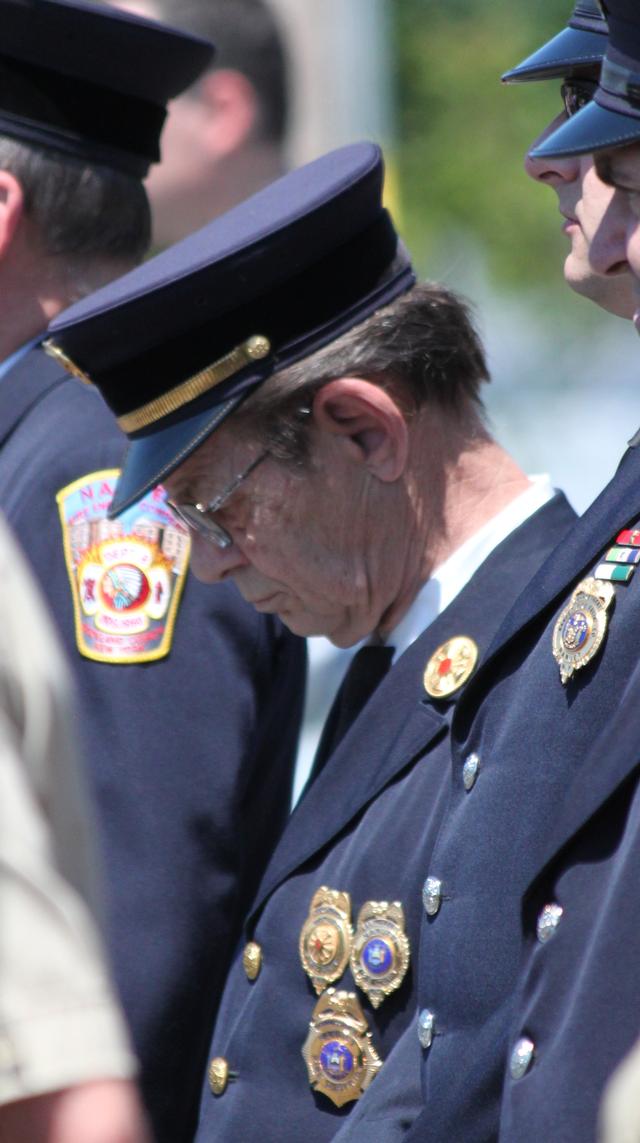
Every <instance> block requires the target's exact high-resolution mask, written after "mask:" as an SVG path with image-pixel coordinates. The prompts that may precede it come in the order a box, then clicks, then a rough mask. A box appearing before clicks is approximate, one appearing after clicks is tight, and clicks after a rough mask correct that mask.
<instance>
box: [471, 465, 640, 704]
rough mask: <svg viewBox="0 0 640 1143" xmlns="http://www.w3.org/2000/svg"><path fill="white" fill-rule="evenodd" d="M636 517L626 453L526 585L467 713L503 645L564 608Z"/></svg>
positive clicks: (635, 488) (635, 485)
mask: <svg viewBox="0 0 640 1143" xmlns="http://www.w3.org/2000/svg"><path fill="white" fill-rule="evenodd" d="M639 516H640V449H629V450H628V451H627V453H626V454H625V456H624V458H623V462H622V463H621V465H620V467H619V468H618V471H617V472H616V475H615V476H614V478H613V479H612V480H611V481H610V483H609V484H608V485H607V487H606V488H605V489H604V490H603V492H601V494H600V496H599V497H598V498H597V499H596V500H595V501H594V502H593V504H592V505H591V507H590V508H588V509H587V511H586V512H585V514H584V516H581V517H580V518H579V519H578V520H577V521H576V522H575V524H574V526H573V527H572V528H571V529H570V530H569V532H568V533H567V534H566V536H565V537H563V538H562V540H561V541H560V543H559V544H558V546H557V547H556V548H555V550H554V551H553V552H552V554H551V555H550V557H549V558H548V559H547V560H546V561H545V562H544V563H543V564H542V566H541V567H540V569H539V571H538V572H537V574H536V575H534V577H533V579H532V580H531V581H530V582H529V583H528V584H526V587H525V590H524V591H523V592H522V594H521V595H520V596H519V598H518V599H517V601H516V603H515V605H514V606H513V607H512V609H511V611H510V612H509V614H508V615H507V617H506V619H505V621H504V623H503V624H502V626H501V627H500V629H499V631H498V633H497V635H496V638H495V639H494V641H493V643H492V645H491V647H490V648H489V651H488V653H487V655H486V657H485V659H484V662H483V663H482V667H481V669H480V670H479V671H478V672H477V673H476V675H475V676H474V678H473V680H472V681H471V683H470V685H469V687H467V690H466V701H465V708H466V707H467V706H468V703H469V701H473V697H474V695H475V693H476V690H477V688H478V687H479V686H481V685H482V683H486V680H487V671H489V672H491V670H492V668H491V664H492V663H493V660H494V659H495V657H496V656H497V655H498V654H499V653H500V652H501V651H502V650H503V649H504V647H505V646H506V645H507V643H509V642H510V640H511V639H513V638H514V637H515V636H516V635H517V634H519V633H520V632H521V631H522V630H523V629H524V628H525V627H526V626H527V624H529V623H530V622H531V621H532V620H533V619H535V618H536V616H538V615H539V614H540V613H541V612H543V611H544V610H546V608H548V607H550V606H551V605H552V604H553V603H554V601H557V603H558V604H559V603H560V602H564V601H565V598H566V597H567V595H568V593H569V591H570V589H571V587H572V586H573V584H574V583H575V582H577V581H578V580H579V579H580V578H581V577H582V576H584V575H586V574H588V573H589V572H590V571H591V569H592V566H593V564H594V563H595V562H596V560H597V558H598V556H599V555H600V553H601V552H602V551H604V549H605V548H607V547H609V546H610V544H611V541H612V539H613V538H614V537H615V536H616V535H617V533H618V532H619V531H620V530H621V529H622V528H624V527H627V526H628V525H629V524H632V523H634V522H635V521H636V520H637V519H638V517H639ZM523 586H524V585H523Z"/></svg>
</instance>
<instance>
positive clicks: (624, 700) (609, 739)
mask: <svg viewBox="0 0 640 1143" xmlns="http://www.w3.org/2000/svg"><path fill="white" fill-rule="evenodd" d="M639 764H640V669H638V670H636V672H635V673H634V674H633V675H632V676H631V679H630V680H629V682H628V684H627V688H626V690H625V692H624V693H623V695H622V697H621V700H620V705H619V707H618V710H617V712H616V715H615V718H613V719H612V720H611V722H610V723H608V724H607V726H606V728H605V729H604V730H603V731H602V733H601V734H600V735H599V736H598V737H596V738H595V739H594V743H593V746H592V747H591V749H590V751H589V753H588V755H587V757H586V759H585V762H584V765H583V766H581V767H580V769H579V770H578V771H577V772H576V773H575V774H574V776H573V779H572V781H571V784H570V786H569V789H568V790H567V794H566V797H565V798H564V800H563V803H562V807H561V809H560V813H559V814H558V817H557V822H556V825H555V827H554V830H553V833H552V835H551V836H550V838H549V841H548V844H547V846H546V847H545V850H544V852H543V855H542V861H541V863H540V868H541V869H544V867H545V866H547V865H548V864H549V862H550V861H552V860H554V858H555V857H556V856H557V854H558V853H559V851H560V850H561V849H563V848H564V846H565V845H566V844H567V842H569V841H570V840H571V838H572V837H574V836H575V834H576V833H577V832H578V830H580V829H581V828H582V827H583V826H584V825H586V823H587V822H588V821H589V819H590V818H591V817H593V815H594V814H595V813H597V812H598V810H600V809H601V808H602V806H603V805H604V803H605V802H606V801H607V800H608V799H609V798H610V797H611V796H612V795H613V794H614V793H615V792H616V790H618V789H619V787H620V786H621V785H622V783H623V782H624V781H626V780H627V779H628V778H629V777H630V776H631V775H632V774H634V772H636V771H637V770H638V766H639ZM536 880H537V877H536Z"/></svg>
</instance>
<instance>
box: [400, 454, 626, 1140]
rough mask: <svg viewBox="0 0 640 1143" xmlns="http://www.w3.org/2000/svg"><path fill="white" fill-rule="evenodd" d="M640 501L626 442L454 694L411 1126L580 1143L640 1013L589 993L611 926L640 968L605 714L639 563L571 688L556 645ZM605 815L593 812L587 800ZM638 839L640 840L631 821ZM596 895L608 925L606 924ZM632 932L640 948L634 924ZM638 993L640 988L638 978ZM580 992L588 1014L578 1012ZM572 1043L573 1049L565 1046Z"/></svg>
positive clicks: (621, 775)
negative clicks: (473, 766) (540, 926)
mask: <svg viewBox="0 0 640 1143" xmlns="http://www.w3.org/2000/svg"><path fill="white" fill-rule="evenodd" d="M639 515H640V452H639V451H638V450H637V449H630V450H628V452H627V453H626V454H625V457H624V458H623V461H622V462H621V465H620V467H619V469H618V471H617V473H616V475H615V477H614V479H613V480H612V481H611V483H610V484H609V485H608V486H607V488H606V489H605V490H604V492H603V493H602V494H601V495H600V496H599V497H598V499H597V500H596V501H595V502H594V504H593V505H592V506H591V507H590V508H589V509H588V511H587V512H586V513H585V514H584V516H583V517H582V518H581V519H580V520H579V521H578V522H577V523H576V525H575V526H574V527H573V528H572V530H571V532H570V533H569V535H568V536H567V537H566V538H565V540H564V541H562V542H561V544H560V545H559V546H558V548H557V549H556V551H555V552H554V553H553V554H552V556H551V557H550V559H549V560H548V561H547V562H546V563H545V564H544V565H543V566H542V567H541V569H540V571H539V572H538V574H537V575H536V576H535V577H534V579H533V580H532V582H531V583H530V584H528V586H527V587H526V588H525V590H524V592H523V593H522V595H521V596H520V598H519V600H518V601H517V603H516V604H515V606H514V607H513V609H512V610H511V612H510V614H509V616H508V617H507V619H506V620H505V623H504V625H503V627H502V629H501V631H500V632H499V633H498V636H497V637H496V640H495V642H494V644H493V646H492V648H491V649H490V650H489V652H488V654H487V655H486V656H485V658H484V661H483V663H482V664H481V665H480V668H479V670H478V672H477V674H476V675H475V676H474V677H473V678H472V679H471V681H470V683H469V684H468V686H467V688H466V690H465V693H464V695H463V696H462V699H461V701H460V702H459V703H458V705H457V708H456V712H455V717H454V720H453V725H452V735H451V739H452V762H453V775H454V779H453V781H454V785H453V790H454V792H453V798H452V803H451V806H450V807H449V810H448V814H447V819H446V822H445V823H444V824H443V827H442V830H441V833H440V836H439V838H438V842H437V844H436V846H435V848H434V851H433V853H432V854H431V860H430V863H429V870H428V872H429V873H430V874H431V875H432V876H437V877H438V878H440V879H441V880H442V883H443V902H442V907H441V908H440V910H439V912H438V913H437V915H435V916H433V917H429V918H427V919H425V922H424V925H423V933H422V941H421V953H420V983H419V1005H420V1007H421V1009H423V1010H427V1011H429V1012H431V1013H432V1014H433V1018H434V1027H435V1035H434V1037H433V1042H432V1044H431V1047H428V1048H427V1049H426V1050H423V1053H422V1054H423V1068H422V1070H423V1095H424V1100H425V1104H426V1107H425V1110H424V1111H423V1113H422V1115H421V1116H420V1118H419V1119H418V1120H417V1121H416V1123H415V1124H414V1126H413V1129H412V1130H411V1132H410V1133H409V1136H408V1137H409V1138H411V1139H412V1140H413V1139H416V1140H417V1139H429V1140H430V1141H434V1143H436V1141H444V1140H447V1141H450V1140H451V1139H452V1138H455V1139H460V1140H464V1141H465V1143H476V1141H480V1140H482V1141H483V1143H486V1141H488V1140H495V1139H497V1138H498V1137H499V1138H500V1139H501V1140H502V1139H503V1138H504V1139H505V1140H509V1143H525V1141H526V1140H528V1139H532V1140H533V1139H536V1140H538V1139H547V1138H549V1139H553V1140H554V1143H555V1141H557V1140H560V1139H562V1140H564V1139H566V1140H567V1141H568V1140H572V1141H573V1140H577V1139H579V1140H580V1143H583V1140H588V1139H591V1138H593V1131H594V1124H593V1111H594V1106H595V1102H597V1097H598V1092H599V1091H600V1089H601V1087H602V1083H603V1077H604V1075H605V1074H606V1072H607V1071H608V1070H610V1069H611V1067H612V1065H613V1064H614V1063H615V1059H617V1058H619V1057H620V1056H621V1055H622V1054H623V1052H624V1051H625V1049H626V1047H628V1046H630V1045H631V1043H632V1041H633V1039H634V1038H635V1036H636V1034H637V1031H638V1027H639V1026H640V1008H639V1007H637V1005H636V1010H635V1011H634V1013H633V1016H632V1018H631V1019H628V1013H626V1012H624V1011H622V1010H621V1009H622V1008H623V1007H624V1002H623V1004H622V1005H621V1004H620V1003H619V1001H618V1002H617V1003H616V1004H614V1003H613V992H614V990H615V988H614V985H613V981H610V982H609V983H610V986H611V987H610V990H609V991H608V993H607V997H608V1001H609V1000H611V1003H608V1001H607V1003H605V1004H604V1005H603V1004H602V1003H601V998H597V997H596V995H595V993H594V992H593V988H595V986H596V981H597V970H598V969H599V971H601V972H602V973H605V972H607V971H608V967H607V966H608V954H609V953H610V952H611V949H612V947H613V945H614V944H615V943H616V942H620V946H619V947H617V950H616V951H617V959H616V963H617V964H618V965H620V971H621V972H622V971H623V967H622V966H623V965H624V966H625V967H624V972H626V973H629V972H633V973H634V974H636V973H637V960H636V961H632V960H630V959H628V957H627V953H626V951H625V949H626V948H627V947H628V946H626V945H625V943H624V942H625V939H626V936H627V935H628V928H629V925H628V917H626V916H625V913H624V907H623V905H622V899H621V898H618V897H617V891H618V886H617V885H616V880H615V879H616V877H617V870H618V869H619V868H620V863H621V862H622V865H623V867H624V865H625V860H626V858H627V857H628V854H627V853H626V852H625V851H626V850H627V847H628V846H629V845H630V839H629V835H627V834H625V833H624V831H623V820H624V816H625V814H626V813H627V810H628V798H627V800H626V801H625V798H624V796H623V795H622V794H621V795H620V798H621V801H620V802H619V803H618V804H617V809H616V810H615V811H614V810H612V809H611V807H610V806H609V805H608V800H609V799H610V798H611V797H614V798H615V797H616V796H617V795H616V790H617V788H618V785H619V783H620V781H621V780H622V781H624V780H625V775H626V774H628V773H630V771H631V769H632V768H633V767H634V766H635V764H636V761H637V756H636V753H635V749H634V747H633V742H631V749H629V745H630V743H629V741H628V740H627V738H626V736H625V739H624V740H623V755H624V762H621V760H620V759H619V758H617V757H616V746H615V737H616V735H619V734H620V733H621V730H620V727H619V724H618V722H617V721H615V722H612V719H614V718H616V712H617V709H618V706H619V704H620V700H621V696H622V694H623V692H624V689H625V685H626V682H627V680H628V678H629V676H630V674H631V673H632V672H633V671H634V669H635V665H636V663H637V660H638V646H639V645H640V642H639V641H640V579H639V578H637V577H635V576H634V578H633V579H632V580H631V581H630V582H629V583H628V584H619V585H617V587H616V597H615V603H614V605H613V607H612V608H611V609H610V613H609V621H608V631H607V634H606V638H605V640H604V642H603V644H602V645H601V647H600V649H599V651H598V653H597V654H596V655H595V656H594V658H593V659H592V660H591V662H590V663H588V664H587V665H586V666H584V667H583V668H582V669H581V670H579V671H577V672H576V673H575V674H574V675H573V676H572V677H571V678H570V679H569V681H568V682H567V684H566V685H565V686H563V685H562V683H561V680H560V674H559V670H558V665H557V663H556V662H555V660H554V658H553V655H552V649H551V648H552V635H553V630H554V627H555V624H556V621H557V619H558V616H559V615H560V613H561V612H562V610H563V608H564V606H565V604H567V603H568V602H569V600H570V598H571V594H572V591H573V589H574V587H575V586H577V584H578V583H579V582H580V581H581V580H582V579H583V578H584V577H586V576H589V575H590V574H591V573H592V572H593V571H594V570H595V568H596V567H597V565H598V564H599V563H600V561H601V559H602V557H603V554H604V553H605V552H606V551H607V550H608V548H609V547H610V546H611V545H612V544H614V543H615V541H616V538H617V536H618V533H619V532H620V531H621V530H622V529H625V528H627V527H629V526H633V524H634V523H635V522H637V521H638V517H639ZM636 723H637V719H636ZM610 724H611V725H610ZM607 727H610V729H609V730H608V731H607V730H606V728H607ZM601 733H603V734H604V738H603V740H601V742H600V746H599V748H598V751H597V756H596V757H594V743H595V742H596V739H597V738H598V737H599V735H600V734H601ZM629 734H631V735H632V736H633V727H629ZM612 735H613V739H612ZM625 735H626V732H625ZM610 739H612V740H611V741H610ZM604 742H606V743H607V749H606V751H605V749H604ZM472 754H473V755H476V758H477V777H476V780H475V784H474V785H473V787H472V788H471V789H470V790H467V789H466V788H465V786H464V783H463V767H464V763H465V760H466V759H468V758H469V756H470V755H472ZM586 760H588V761H586ZM630 781H631V779H630ZM634 804H635V803H634ZM600 814H601V815H602V817H601V818H600V819H599V820H598V817H597V816H593V815H600ZM612 815H613V817H612ZM591 817H593V821H592V823H591V825H590V826H588V827H586V828H587V833H588V835H589V837H590V842H589V845H588V846H587V848H586V850H585V849H582V850H581V849H580V848H579V847H580V845H583V844H584V842H583V840H580V839H576V843H575V844H576V847H577V848H575V849H574V851H573V853H574V858H573V861H571V859H570V851H569V850H566V851H565V848H564V847H565V846H566V845H567V844H568V843H569V841H570V839H571V837H572V834H573V833H574V832H575V831H576V830H577V829H578V828H579V826H580V825H581V823H583V822H588V821H589V819H590V818H591ZM592 827H593V828H592ZM589 830H590V831H591V832H590V834H589ZM631 837H632V838H633V843H634V844H636V838H635V832H633V831H632V834H631ZM607 849H609V850H610V853H609V855H608V856H607V854H606V851H607ZM554 853H555V854H556V864H555V865H554V866H553V867H551V866H549V862H550V861H551V860H552V858H553V854H554ZM603 861H605V862H606V863H607V864H609V868H610V870H611V872H610V873H607V872H606V871H605V868H604V865H602V862H603ZM585 863H586V864H588V865H589V866H590V867H591V868H585ZM548 866H549V871H548V873H547V877H546V880H543V881H540V882H539V883H537V885H538V888H537V889H536V895H535V896H534V898H533V899H534V905H533V906H532V904H531V900H529V902H528V905H527V909H526V911H525V918H526V925H527V930H526V932H527V952H528V955H527V956H526V958H525V962H524V972H525V973H526V986H525V990H524V996H523V994H522V991H520V992H519V994H518V998H517V1000H514V994H515V993H516V990H517V989H518V988H522V972H523V968H522V965H521V956H522V939H523V927H522V905H523V896H524V894H525V891H526V890H527V889H528V887H529V886H530V885H531V884H532V883H533V882H536V879H537V878H538V877H540V876H541V874H542V871H543V870H544V869H547V867H548ZM637 868H638V867H637V865H636V868H635V870H634V874H637ZM627 874H628V876H632V874H631V871H630V870H628V871H627ZM629 891H630V892H632V888H631V885H629ZM573 892H575V894H576V901H575V904H574V905H572V906H571V907H570V905H569V899H570V895H571V893H573ZM565 893H566V894H567V897H566V909H567V918H568V919H567V924H566V926H565V924H564V918H563V919H562V920H561V921H560V925H559V932H558V934H557V935H556V936H555V937H553V938H552V939H551V940H550V941H548V942H545V943H544V945H542V946H540V947H539V948H538V947H536V946H535V945H534V943H533V942H534V941H535V940H537V938H536V937H534V933H533V930H534V928H535V921H534V917H536V916H537V913H536V909H537V908H538V909H541V908H542V907H543V900H542V899H543V898H545V899H546V898H547V897H548V898H549V903H551V904H553V903H554V898H556V897H557V899H558V900H560V901H561V903H562V902H563V901H564V894H565ZM614 901H615V905H614ZM616 906H617V908H616ZM604 909H606V910H607V915H608V917H609V918H610V927H609V929H608V931H607V929H606V927H605V926H603V925H602V924H601V917H602V911H603V910H604ZM635 919H638V918H637V915H636V918H635ZM637 927H638V928H640V925H638V926H637ZM635 941H636V947H637V932H636V934H635ZM594 944H597V947H598V952H597V954H595V955H594V949H593V946H594ZM568 946H570V947H571V956H570V958H568V957H567V956H566V949H567V947H568ZM610 963H611V964H613V963H614V962H613V961H611V962H610ZM594 970H596V971H594ZM629 991H630V993H633V992H636V991H637V992H638V993H640V990H635V987H634V985H630V986H629ZM619 995H621V994H619ZM636 1000H637V997H636ZM590 1001H593V1002H594V1008H593V1010H592V1013H591V1015H592V1016H593V1017H594V1019H593V1024H592V1026H590V1024H591V1020H590V1018H589V1013H588V1003H589V1002H590ZM581 1004H582V1005H585V1007H583V1008H582V1024H581V1025H580V1022H579V1021H578V1022H576V1023H575V1024H572V1022H573V1021H574V1019H575V1017H576V1009H575V1005H578V1006H580V1005H581ZM603 1023H604V1025H606V1031H603ZM572 1027H573V1028H575V1029H578V1028H580V1031H581V1035H582V1039H579V1038H578V1040H576V1039H575V1038H574V1037H573V1036H572V1034H571V1031H570V1029H571V1028H572ZM521 1038H523V1039H529V1040H531V1041H532V1042H533V1043H534V1044H535V1045H536V1047H535V1050H534V1055H533V1058H532V1060H531V1062H530V1064H529V1068H528V1071H527V1072H526V1074H525V1075H524V1076H522V1078H516V1079H512V1078H511V1070H510V1066H509V1061H510V1059H511V1056H512V1053H513V1052H514V1049H515V1048H516V1047H517V1044H518V1041H519V1040H520V1039H521ZM565 1050H566V1051H567V1052H569V1053H574V1059H573V1060H570V1059H566V1058H565V1059H562V1057H563V1053H564V1051H565ZM578 1057H579V1059H580V1065H579V1066H576V1060H577V1059H578ZM561 1061H562V1068H560V1063H561ZM505 1068H506V1077H507V1078H506V1079H505ZM516 1074H517V1072H516ZM504 1084H506V1085H507V1086H506V1091H505V1108H504V1111H503V1121H504V1124H505V1126H504V1130H503V1134H500V1135H499V1119H500V1104H501V1099H502V1094H503V1085H504ZM561 1089H562V1092H561ZM587 1091H589V1094H588V1096H587V1095H586V1094H585V1093H586V1092H587ZM528 1092H530V1093H531V1098H527V1093H528ZM560 1092H561V1095H560ZM583 1101H585V1102H586V1103H587V1104H588V1106H589V1111H588V1113H587V1116H586V1120H588V1123H589V1126H588V1128H587V1127H586V1126H585V1127H584V1133H583V1125H584V1124H585V1122H586V1121H585V1117H584V1116H583V1115H580V1116H579V1117H578V1118H577V1119H574V1120H573V1121H572V1120H571V1119H566V1120H565V1121H564V1125H563V1120H562V1116H563V1114H564V1112H567V1115H568V1114H569V1111H570V1109H573V1112H575V1110H576V1108H577V1107H578V1106H579V1105H580V1104H581V1103H582V1102H583Z"/></svg>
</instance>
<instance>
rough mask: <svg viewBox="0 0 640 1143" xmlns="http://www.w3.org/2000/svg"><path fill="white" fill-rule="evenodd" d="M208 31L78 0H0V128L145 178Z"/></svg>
mask: <svg viewBox="0 0 640 1143" xmlns="http://www.w3.org/2000/svg"><path fill="white" fill-rule="evenodd" d="M213 54H214V49H213V46H212V45H211V44H209V43H208V42H207V41H206V40H203V39H200V38H199V37H198V36H192V35H190V34H185V33H183V32H178V31H174V30H173V29H172V28H168V27H167V26H166V25H163V24H159V23H157V22H156V21H154V20H146V19H143V18H142V17H140V16H134V15H132V14H130V13H127V12H121V11H119V10H118V9H115V8H106V7H100V6H98V5H96V4H92V3H83V2H82V0H0V135H5V136H9V137H10V138H13V139H17V140H20V141H21V142H25V143H28V144H31V145H35V146H39V147H44V148H45V149H47V150H53V151H56V152H60V153H62V154H64V155H70V156H73V157H75V158H78V159H80V160H83V161H84V162H90V163H98V164H102V165H104V166H109V167H113V168H116V169H119V170H123V171H125V172H127V173H130V174H133V175H135V176H136V177H139V178H142V177H144V175H145V174H146V173H147V171H148V169H149V166H150V165H151V163H154V162H157V161H158V159H159V158H160V150H159V139H160V132H161V130H162V127H163V124H164V120H165V117H166V105H167V102H168V101H169V100H170V99H173V98H174V97H175V96H176V95H178V94H179V93H180V92H181V91H183V90H184V89H185V88H187V87H188V86H189V85H190V84H191V83H193V81H194V80H195V79H196V78H197V77H198V75H200V74H201V72H202V71H203V70H204V69H205V68H206V67H207V66H208V65H209V63H210V62H211V60H212V59H213Z"/></svg>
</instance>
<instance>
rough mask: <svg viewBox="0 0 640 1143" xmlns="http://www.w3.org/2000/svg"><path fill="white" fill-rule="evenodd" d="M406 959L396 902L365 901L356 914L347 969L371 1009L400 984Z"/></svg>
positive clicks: (406, 942)
mask: <svg viewBox="0 0 640 1143" xmlns="http://www.w3.org/2000/svg"><path fill="white" fill-rule="evenodd" d="M409 959H410V953H409V938H408V937H407V935H406V933H405V931H404V910H403V908H402V905H401V904H400V902H399V901H391V902H388V901H367V902H366V903H365V904H364V905H363V906H362V908H361V910H360V913H359V914H358V925H357V928H356V934H355V937H354V939H353V948H352V950H351V971H352V973H353V979H354V980H355V982H356V984H357V985H358V988H361V989H362V991H363V992H364V993H365V994H366V995H367V996H368V997H369V1000H370V1001H371V1003H372V1005H373V1007H374V1008H378V1007H379V1006H380V1005H381V1004H382V1001H383V1000H384V998H385V996H389V995H390V994H391V993H392V992H395V990H396V989H397V988H399V987H400V985H401V984H402V981H403V980H404V978H405V976H406V974H407V969H408V967H409Z"/></svg>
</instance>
